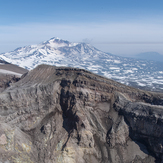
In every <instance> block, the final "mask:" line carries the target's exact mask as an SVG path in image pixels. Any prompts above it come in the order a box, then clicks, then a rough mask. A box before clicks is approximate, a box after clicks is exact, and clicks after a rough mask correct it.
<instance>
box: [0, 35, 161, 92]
mask: <svg viewBox="0 0 163 163" xmlns="http://www.w3.org/2000/svg"><path fill="white" fill-rule="evenodd" d="M0 59H3V60H5V61H7V62H10V63H12V64H16V65H19V66H20V67H23V68H26V69H28V70H31V69H33V68H34V67H36V66H37V65H40V64H50V65H55V66H68V67H78V68H83V69H87V70H90V71H92V72H94V73H97V74H99V75H103V76H106V77H108V78H111V79H114V80H116V81H119V82H121V83H124V84H126V85H129V86H134V87H137V88H142V89H146V90H152V91H161V92H162V91H163V65H162V63H161V62H160V63H159V62H154V61H147V60H140V59H132V58H125V57H119V56H116V55H112V54H110V53H105V52H102V51H100V50H98V49H96V48H95V47H93V46H91V45H89V44H86V43H71V42H69V41H65V40H62V39H59V38H52V39H50V40H48V41H45V42H43V43H40V44H38V45H31V46H25V47H21V48H17V49H15V50H14V51H12V52H8V53H2V54H0Z"/></svg>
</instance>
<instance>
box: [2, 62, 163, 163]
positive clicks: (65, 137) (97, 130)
mask: <svg viewBox="0 0 163 163" xmlns="http://www.w3.org/2000/svg"><path fill="white" fill-rule="evenodd" d="M162 126H163V94H161V93H154V92H146V91H142V90H138V89H135V88H132V87H128V86H125V85H123V84H120V83H118V82H115V81H113V80H109V79H106V78H104V77H101V76H98V75H95V74H93V73H90V72H88V71H86V70H81V69H76V68H66V67H54V66H48V65H40V66H38V67H37V68H35V69H34V70H32V71H30V72H29V73H27V74H26V75H24V76H23V77H22V78H21V79H20V80H19V81H18V82H16V83H14V84H12V85H11V86H10V87H8V88H6V90H5V91H3V92H2V93H1V94H0V162H9V163H15V162H16V163H18V162H19V163H20V162H21V163H32V162H33V163H36V162H37V163H59V162H62V163H91V162H92V163H131V162H133V163H140V162H143V163H156V162H158V163H159V162H163V157H162V156H163V127H162Z"/></svg>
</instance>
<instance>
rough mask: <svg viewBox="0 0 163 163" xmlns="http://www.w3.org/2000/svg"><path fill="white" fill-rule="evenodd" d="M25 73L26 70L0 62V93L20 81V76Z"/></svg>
mask: <svg viewBox="0 0 163 163" xmlns="http://www.w3.org/2000/svg"><path fill="white" fill-rule="evenodd" d="M26 72H28V70H26V69H24V68H21V67H19V66H16V65H13V64H10V63H8V62H6V61H4V60H0V92H2V91H3V90H4V89H6V88H7V87H9V86H10V85H11V84H12V83H15V82H17V81H18V80H20V78H21V76H22V75H23V74H24V73H26Z"/></svg>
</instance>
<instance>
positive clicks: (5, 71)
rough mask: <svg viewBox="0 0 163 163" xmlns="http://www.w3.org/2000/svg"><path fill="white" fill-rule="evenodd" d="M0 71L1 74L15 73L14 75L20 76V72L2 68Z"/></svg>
mask: <svg viewBox="0 0 163 163" xmlns="http://www.w3.org/2000/svg"><path fill="white" fill-rule="evenodd" d="M0 73H2V74H12V75H15V76H19V77H20V76H22V74H20V73H16V72H13V71H8V70H3V69H0Z"/></svg>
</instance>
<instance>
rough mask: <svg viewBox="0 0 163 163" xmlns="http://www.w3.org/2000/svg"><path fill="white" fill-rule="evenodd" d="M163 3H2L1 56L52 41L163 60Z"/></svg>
mask: <svg viewBox="0 0 163 163" xmlns="http://www.w3.org/2000/svg"><path fill="white" fill-rule="evenodd" d="M162 7H163V1H162V0H155V1H154V0H148V1H147V0H100V1H99V0H87V1H86V0H69V1H68V0H39V1H38V0H28V1H23V0H5V1H4V0H0V53H3V52H7V51H11V50H14V49H15V48H17V47H20V46H26V45H30V44H37V43H40V42H42V41H45V40H48V39H50V38H51V37H60V38H62V39H66V40H69V41H72V42H83V41H84V42H88V43H90V44H92V45H94V46H95V47H97V48H98V49H100V50H103V51H106V52H110V53H113V54H118V55H132V54H136V53H142V52H146V51H157V52H159V53H161V54H163V48H162V47H163V10H162Z"/></svg>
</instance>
